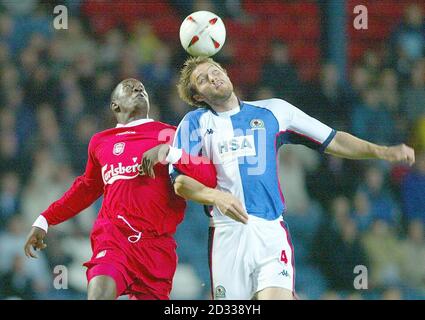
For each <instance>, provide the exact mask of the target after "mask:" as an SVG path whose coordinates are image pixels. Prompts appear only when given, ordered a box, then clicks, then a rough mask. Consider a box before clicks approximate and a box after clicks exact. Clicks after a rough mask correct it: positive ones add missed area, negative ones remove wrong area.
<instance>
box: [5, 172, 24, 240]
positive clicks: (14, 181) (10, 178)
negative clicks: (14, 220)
mask: <svg viewBox="0 0 425 320" xmlns="http://www.w3.org/2000/svg"><path fill="white" fill-rule="evenodd" d="M19 209H20V181H19V177H18V175H17V174H15V173H14V172H11V171H9V172H7V173H5V174H4V175H3V176H2V177H1V180H0V232H1V231H2V230H3V229H4V227H5V226H6V225H7V223H8V220H9V218H10V217H12V216H13V215H15V214H16V213H17V212H19Z"/></svg>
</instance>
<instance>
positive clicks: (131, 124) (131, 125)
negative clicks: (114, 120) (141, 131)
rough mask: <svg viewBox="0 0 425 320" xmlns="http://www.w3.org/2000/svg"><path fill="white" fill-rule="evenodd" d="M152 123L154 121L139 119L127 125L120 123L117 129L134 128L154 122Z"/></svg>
mask: <svg viewBox="0 0 425 320" xmlns="http://www.w3.org/2000/svg"><path fill="white" fill-rule="evenodd" d="M152 121H153V119H138V120H134V121H131V122H129V123H127V124H122V123H118V124H117V126H116V127H115V128H124V127H134V126H138V125H141V124H144V123H148V122H152Z"/></svg>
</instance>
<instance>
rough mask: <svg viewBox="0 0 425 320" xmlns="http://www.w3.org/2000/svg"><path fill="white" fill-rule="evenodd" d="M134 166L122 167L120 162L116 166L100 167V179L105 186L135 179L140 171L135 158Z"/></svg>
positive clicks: (140, 167) (139, 164)
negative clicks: (118, 181)
mask: <svg viewBox="0 0 425 320" xmlns="http://www.w3.org/2000/svg"><path fill="white" fill-rule="evenodd" d="M133 161H134V164H132V165H129V166H124V165H123V164H122V163H121V162H120V163H118V164H117V165H114V164H111V165H108V164H105V165H104V166H103V167H102V178H103V182H104V183H105V184H113V183H114V182H115V181H117V180H129V179H134V178H136V177H137V176H138V175H139V174H140V173H141V172H142V171H143V169H142V164H141V163H137V157H134V158H133Z"/></svg>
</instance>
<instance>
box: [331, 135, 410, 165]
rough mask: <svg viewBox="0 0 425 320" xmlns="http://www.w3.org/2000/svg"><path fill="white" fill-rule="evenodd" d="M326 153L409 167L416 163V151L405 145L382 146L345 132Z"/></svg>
mask: <svg viewBox="0 0 425 320" xmlns="http://www.w3.org/2000/svg"><path fill="white" fill-rule="evenodd" d="M325 153H328V154H331V155H333V156H336V157H340V158H347V159H381V160H386V161H390V162H401V163H407V164H409V165H412V164H413V163H414V162H415V151H414V150H413V149H412V148H410V147H408V146H406V145H405V144H400V145H396V146H381V145H377V144H374V143H371V142H368V141H365V140H362V139H359V138H357V137H355V136H353V135H351V134H349V133H347V132H343V131H338V132H337V133H336V135H335V137H334V138H333V139H332V141H331V142H330V143H329V145H328V146H327V148H326V149H325Z"/></svg>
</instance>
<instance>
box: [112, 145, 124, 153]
mask: <svg viewBox="0 0 425 320" xmlns="http://www.w3.org/2000/svg"><path fill="white" fill-rule="evenodd" d="M124 148H125V143H124V142H118V143H116V144H114V149H113V150H112V153H113V154H114V155H116V156H119V155H120V154H121V153H123V152H124Z"/></svg>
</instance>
